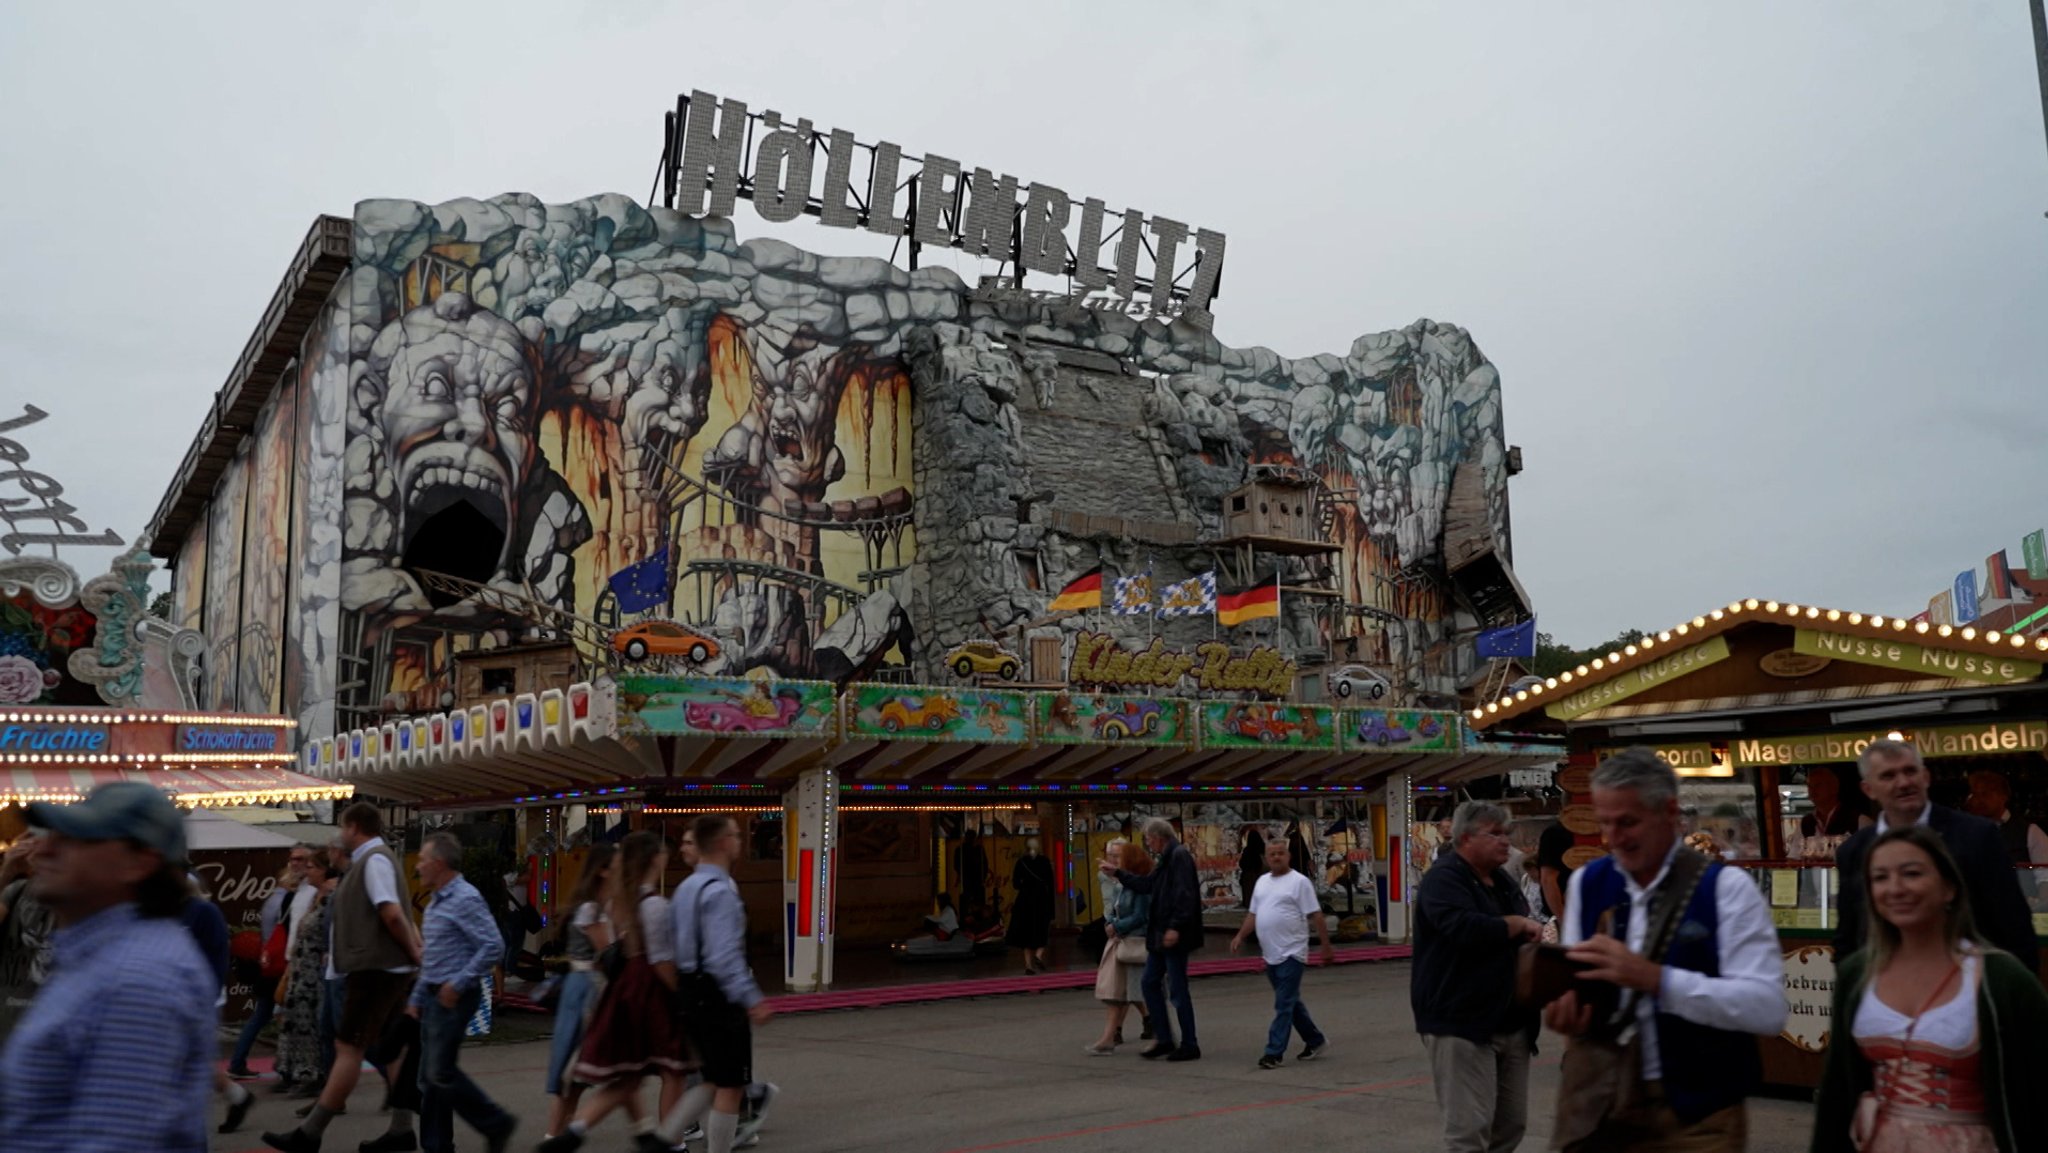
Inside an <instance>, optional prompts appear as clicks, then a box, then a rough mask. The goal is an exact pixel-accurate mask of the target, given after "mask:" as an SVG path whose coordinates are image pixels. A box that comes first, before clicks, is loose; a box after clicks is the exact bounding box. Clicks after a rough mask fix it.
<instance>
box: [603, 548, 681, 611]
mask: <svg viewBox="0 0 2048 1153" xmlns="http://www.w3.org/2000/svg"><path fill="white" fill-rule="evenodd" d="M605 584H606V586H607V587H609V588H610V589H611V590H612V596H614V597H616V598H618V602H619V611H620V612H622V613H644V612H646V611H647V610H648V609H651V608H656V607H658V606H660V605H661V604H662V603H663V602H665V601H667V600H668V549H667V548H665V547H664V548H658V549H655V550H654V555H653V556H650V557H648V558H647V559H645V560H640V561H635V562H633V563H632V564H629V565H627V566H626V567H625V568H622V569H620V570H619V571H617V572H615V573H613V574H612V575H611V579H610V580H608V581H606V582H605Z"/></svg>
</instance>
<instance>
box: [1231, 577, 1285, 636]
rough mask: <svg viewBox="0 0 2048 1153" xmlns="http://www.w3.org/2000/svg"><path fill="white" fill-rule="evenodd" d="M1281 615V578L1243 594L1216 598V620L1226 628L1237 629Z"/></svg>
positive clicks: (1265, 582)
mask: <svg viewBox="0 0 2048 1153" xmlns="http://www.w3.org/2000/svg"><path fill="white" fill-rule="evenodd" d="M1279 615H1280V578H1279V577H1278V576H1275V577H1274V578H1273V579H1272V580H1269V581H1262V582H1260V583H1259V584H1255V585H1253V586H1252V587H1250V588H1248V589H1245V590H1243V591H1241V592H1234V593H1224V594H1222V595H1221V596H1218V597H1217V598H1216V620H1217V623H1219V624H1221V625H1223V626H1224V627H1225V628H1236V627H1237V626H1238V625H1241V624H1244V623H1245V622H1246V621H1256V620H1267V619H1272V618H1277V617H1278V616H1279Z"/></svg>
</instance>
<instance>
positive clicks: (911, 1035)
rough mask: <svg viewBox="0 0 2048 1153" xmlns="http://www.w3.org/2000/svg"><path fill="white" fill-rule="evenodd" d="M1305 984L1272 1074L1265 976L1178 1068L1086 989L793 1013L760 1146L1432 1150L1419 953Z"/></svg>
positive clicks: (532, 1112) (1434, 1132) (1540, 1071)
mask: <svg viewBox="0 0 2048 1153" xmlns="http://www.w3.org/2000/svg"><path fill="white" fill-rule="evenodd" d="M1303 996H1304V999H1305V1000H1306V1002H1307V1004H1308V1006H1309V1008H1310V1010H1311V1012H1312V1013H1313V1014H1314V1016H1315V1019H1316V1022H1317V1024H1318V1025H1319V1026H1321V1028H1322V1029H1323V1031H1324V1032H1325V1033H1326V1034H1328V1036H1329V1038H1330V1044H1329V1048H1328V1050H1327V1052H1326V1054H1325V1055H1324V1056H1323V1057H1321V1058H1319V1059H1317V1060H1316V1061H1314V1062H1312V1063H1296V1062H1295V1061H1294V1060H1293V1059H1292V1052H1293V1051H1294V1050H1297V1049H1299V1047H1300V1042H1299V1040H1298V1039H1296V1040H1295V1041H1294V1042H1293V1044H1292V1046H1291V1047H1290V1056H1289V1059H1288V1061H1287V1063H1286V1064H1284V1065H1283V1066H1281V1067H1280V1068H1278V1069H1274V1070H1270V1071H1268V1070H1261V1069H1259V1068H1257V1065H1256V1062H1257V1060H1258V1058H1259V1055H1260V1053H1261V1052H1262V1051H1263V1049H1264V1039H1265V1029H1266V1025H1267V1022H1268V1021H1270V1019H1271V1015H1272V1000H1271V992H1270V990H1269V989H1268V987H1267V985H1266V982H1265V979H1264V978H1263V977H1262V976H1259V975H1256V974H1236V975H1227V976H1215V977H1207V978H1201V979H1198V980H1196V981H1195V982H1194V999H1195V1011H1196V1017H1197V1023H1198V1028H1199V1031H1200V1036H1201V1044H1202V1053H1203V1056H1202V1059H1201V1060H1200V1061H1195V1062H1189V1063H1185V1064H1177V1065H1169V1064H1166V1063H1164V1062H1150V1061H1143V1060H1140V1059H1139V1058H1138V1055H1137V1054H1138V1050H1139V1049H1140V1048H1141V1046H1140V1045H1139V1044H1137V1043H1135V1039H1136V1035H1137V1025H1136V1019H1135V1017H1133V1020H1132V1023H1131V1025H1130V1026H1129V1027H1128V1028H1127V1030H1126V1036H1128V1037H1130V1038H1131V1039H1132V1042H1133V1043H1130V1044H1126V1045H1125V1046H1124V1047H1123V1048H1121V1049H1119V1050H1118V1051H1117V1053H1116V1054H1115V1055H1114V1056H1111V1057H1091V1056H1088V1055H1086V1054H1084V1053H1083V1052H1082V1046H1084V1045H1085V1044H1087V1043H1089V1042H1090V1041H1092V1040H1094V1039H1095V1037H1096V1036H1097V1034H1098V1032H1099V1030H1100V1028H1101V1007H1100V1006H1099V1005H1098V1004H1097V1003H1096V1002H1095V1001H1094V1000H1093V999H1092V998H1091V997H1090V996H1089V994H1088V993H1086V992H1083V991H1059V992H1047V993H1036V994H1024V995H1016V996H1004V997H990V998H984V999H978V1000H955V1001H945V1002H935V1003H929V1004H917V1005H900V1006H892V1007H888V1008H882V1009H864V1010H853V1011H844V1012H831V1013H803V1014H791V1015H787V1016H781V1017H778V1018H776V1019H775V1020H773V1021H771V1022H770V1023H769V1024H768V1025H767V1026H766V1027H765V1028H763V1029H760V1030H758V1031H756V1033H755V1041H754V1053H755V1066H754V1067H755V1075H756V1076H757V1077H759V1078H762V1079H764V1080H769V1081H774V1082H776V1083H777V1084H778V1085H779V1086H780V1087H781V1089H782V1093H781V1095H780V1096H779V1098H778V1099H777V1101H776V1103H775V1105H774V1108H773V1110H772V1112H771V1113H770V1115H769V1117H768V1119H767V1124H766V1125H765V1127H764V1128H763V1131H762V1136H761V1143H760V1145H759V1146H758V1148H759V1149H762V1150H767V1151H777V1153H803V1151H812V1150H816V1151H838V1150H847V1151H855V1150H890V1151H932V1153H981V1151H985V1150H1027V1151H1030V1153H1057V1151H1068V1150H1074V1151H1082V1150H1086V1151H1088V1153H1100V1151H1101V1150H1103V1149H1105V1148H1126V1149H1128V1148H1136V1147H1141V1146H1142V1147H1148V1148H1169V1149H1195V1150H1206V1149H1215V1150H1232V1151H1237V1150H1244V1149H1252V1148H1259V1147H1261V1145H1266V1144H1267V1143H1270V1142H1273V1141H1276V1140H1277V1141H1284V1142H1286V1143H1287V1144H1288V1147H1293V1148H1307V1147H1316V1146H1319V1145H1326V1146H1329V1147H1340V1148H1369V1149H1372V1150H1374V1151H1375V1153H1406V1151H1411V1150H1412V1151H1416V1153H1421V1151H1423V1150H1434V1149H1437V1148H1439V1147H1440V1141H1439V1133H1438V1129H1437V1116H1436V1107H1435V1100H1434V1097H1433V1096H1432V1093H1431V1089H1430V1082H1429V1076H1428V1065H1427V1062H1426V1061H1425V1059H1424V1055H1423V1051H1422V1045H1421V1042H1420V1041H1419V1040H1418V1039H1417V1037H1416V1036H1415V1033H1414V1031H1413V1018H1412V1017H1411V1015H1410V1013H1409V1009H1408V965H1407V963H1406V962H1389V963H1382V964H1351V965H1343V966H1339V967H1337V968H1333V969H1321V968H1317V969H1312V970H1310V972H1309V974H1308V976H1307V979H1306V980H1305V981H1304V983H1303ZM512 1035H517V1036H520V1037H525V1038H531V1037H533V1030H531V1029H530V1028H521V1029H519V1030H517V1032H516V1034H514V1033H510V1032H508V1033H506V1034H503V1035H501V1037H500V1038H496V1039H494V1042H493V1043H471V1044H470V1045H468V1046H466V1047H465V1048H464V1050H463V1061H462V1063H463V1067H464V1068H465V1069H466V1070H468V1071H469V1072H470V1074H471V1075H472V1076H474V1077H475V1078H476V1079H477V1080H478V1082H479V1083H480V1084H481V1085H482V1086H483V1087H484V1089H485V1090H486V1091H487V1092H488V1093H490V1094H491V1095H492V1096H493V1097H495V1098H496V1099H497V1100H498V1101H499V1102H501V1103H502V1104H504V1105H505V1106H506V1107H507V1108H509V1109H511V1110H512V1111H513V1112H514V1113H515V1114H517V1115H518V1116H519V1117H520V1118H521V1119H522V1124H521V1129H520V1132H519V1135H518V1136H517V1137H516V1138H515V1140H514V1142H513V1147H514V1148H515V1149H521V1150H525V1149H531V1148H532V1147H533V1144H534V1143H535V1142H536V1141H538V1140H539V1138H540V1136H541V1126H542V1125H543V1124H544V1123H545V1121H546V1116H547V1098H546V1097H545V1096H543V1095H542V1093H541V1085H542V1081H543V1078H544V1077H545V1074H546V1066H547V1043H546V1041H545V1040H535V1039H525V1040H517V1041H508V1040H505V1039H504V1038H505V1037H509V1036H512ZM1540 1045H1541V1049H1542V1051H1541V1053H1540V1054H1539V1056H1538V1058H1537V1062H1536V1066H1535V1069H1534V1071H1533V1072H1532V1074H1531V1077H1530V1095H1531V1109H1530V1125H1529V1135H1528V1137H1527V1139H1526V1140H1525V1141H1524V1142H1523V1145H1522V1148H1523V1149H1525V1150H1532V1151H1533V1150H1539V1149H1545V1148H1548V1146H1549V1134H1550V1123H1551V1112H1552V1105H1553V1102H1554V1101H1555V1098H1556V1091H1557V1053H1558V1048H1559V1044H1558V1042H1557V1040H1556V1039H1555V1038H1550V1037H1546V1038H1545V1039H1544V1041H1543V1042H1541V1043H1540ZM251 1087H252V1088H254V1089H255V1090H256V1091H257V1094H258V1101H257V1104H256V1107H255V1110H254V1111H253V1112H252V1114H251V1115H250V1118H249V1121H248V1122H247V1124H245V1125H244V1126H243V1128H242V1131H241V1132H240V1133H237V1134H232V1135H224V1136H217V1137H215V1138H214V1140H213V1149H214V1150H216V1151H217V1153H241V1151H244V1150H249V1151H252V1153H253V1151H255V1150H260V1149H263V1148H265V1146H264V1145H263V1144H262V1141H261V1139H260V1138H259V1136H258V1134H259V1133H260V1132H262V1131H263V1130H265V1129H272V1128H281V1127H285V1126H287V1125H288V1124H290V1123H293V1118H292V1116H291V1113H292V1110H293V1109H294V1108H296V1107H297V1106H298V1105H300V1104H302V1102H298V1101H292V1100H288V1099H286V1098H283V1097H278V1096H275V1095H272V1094H270V1093H268V1092H266V1091H265V1090H266V1088H267V1086H266V1085H265V1084H264V1083H261V1082H256V1083H252V1084H251ZM381 1089H382V1085H381V1082H379V1081H378V1079H377V1077H376V1075H375V1074H373V1073H372V1074H366V1075H365V1076H364V1078H363V1084H362V1085H361V1086H360V1087H359V1088H358V1089H357V1090H356V1094H355V1097H354V1098H353V1099H352V1100H351V1101H350V1104H349V1112H348V1113H347V1114H346V1115H344V1116H342V1117H339V1118H337V1119H336V1120H335V1121H334V1123H333V1125H332V1127H331V1128H330V1129H329V1130H328V1135H327V1141H326V1144H325V1148H326V1149H327V1150H329V1151H330V1153H332V1151H342V1153H354V1150H355V1148H356V1144H357V1143H358V1142H359V1141H361V1140H363V1139H364V1138H366V1137H370V1136H373V1135H375V1134H377V1133H381V1132H382V1131H383V1129H384V1125H385V1121H386V1118H385V1116H384V1115H383V1114H381V1113H380V1112H379V1111H378V1108H377V1105H378V1100H379V1098H380V1096H381ZM652 1095H653V1086H652V1084H651V1083H650V1085H649V1086H648V1089H647V1096H648V1097H649V1099H650V1100H651V1099H652ZM1749 1108H1750V1141H1749V1148H1750V1149H1751V1150H1755V1151H1758V1153H1790V1151H1793V1150H1803V1149H1805V1148H1807V1145H1808V1141H1809V1138H1810V1130H1811V1127H1812V1117H1813V1109H1812V1106H1811V1105H1809V1104H1805V1103H1802V1102H1794V1101H1786V1100H1769V1099H1758V1100H1753V1101H1751V1102H1750V1105H1749ZM216 1110H218V1106H216ZM457 1128H458V1134H457V1143H458V1147H460V1148H463V1149H468V1150H480V1149H482V1148H483V1142H482V1139H481V1138H479V1137H478V1136H477V1135H476V1134H475V1133H474V1132H472V1131H470V1130H468V1129H467V1128H465V1127H463V1126H462V1125H461V1123H460V1122H457ZM629 1141H630V1134H629V1132H628V1129H627V1127H626V1126H625V1124H624V1119H623V1118H622V1117H619V1118H614V1119H612V1120H609V1121H607V1122H605V1123H604V1124H603V1125H602V1126H600V1127H599V1128H598V1129H597V1130H596V1131H595V1132H594V1133H593V1134H592V1139H591V1141H590V1142H589V1144H587V1145H586V1146H585V1148H586V1149H593V1150H621V1149H626V1148H628V1146H629ZM1267 1147H1270V1145H1267ZM696 1148H698V1149H699V1150H701V1148H702V1147H701V1145H699V1146H697V1147H696Z"/></svg>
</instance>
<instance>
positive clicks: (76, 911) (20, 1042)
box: [0, 781, 220, 1153]
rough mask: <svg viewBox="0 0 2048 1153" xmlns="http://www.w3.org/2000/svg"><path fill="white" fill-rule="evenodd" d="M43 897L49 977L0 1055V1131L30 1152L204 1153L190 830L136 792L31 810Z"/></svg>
mask: <svg viewBox="0 0 2048 1153" xmlns="http://www.w3.org/2000/svg"><path fill="white" fill-rule="evenodd" d="M28 823H29V825H30V826H31V827H32V828H36V829H40V830H42V833H41V835H40V836H39V837H38V838H37V844H36V849H35V858H36V862H35V882H34V888H33V892H34V895H35V897H36V898H37V899H38V900H40V901H41V902H42V903H43V904H44V905H46V906H47V907H48V908H49V910H50V913H51V917H52V919H53V921H54V923H55V924H56V926H57V928H56V933H55V940H54V942H53V948H54V951H55V963H54V965H53V967H52V969H51V972H50V977H49V980H48V981H47V982H46V983H45V984H44V985H43V988H42V992H41V993H39V994H38V995H37V997H36V999H35V1002H34V1003H33V1004H32V1005H30V1006H29V1010H28V1012H27V1013H25V1014H23V1016H22V1018H21V1021H20V1022H19V1023H18V1024H17V1025H16V1026H15V1030H14V1034H13V1036H12V1037H10V1038H9V1039H8V1041H7V1047H6V1048H5V1049H4V1050H0V1133H5V1134H7V1149H8V1150H9V1153H14V1151H15V1150H17V1149H18V1150H22V1151H23V1153H29V1151H35V1150H44V1149H50V1150H58V1149H62V1150H67V1151H69V1153H78V1151H81V1150H88V1151H90V1150H127V1149H153V1150H155V1149H161V1150H175V1151H178V1153H187V1151H189V1153H204V1150H205V1149H206V1148H207V1134H206V1116H207V1106H208V1102H209V1097H210V1095H211V1092H212V1088H213V1058H214V1050H215V1049H216V1047H217V1046H216V1043H215V1037H214V1032H215V1025H216V1022H217V1020H218V1016H217V1010H216V1009H215V1006H214V1001H215V997H216V995H217V994H218V993H219V991H220V990H219V983H218V982H217V981H216V979H215V977H214V973H213V969H212V967H211V966H210V965H209V964H208V962H207V960H206V958H205V957H203V956H201V955H200V951H199V946H198V945H197V944H195V943H194V942H193V939H192V935H191V933H189V932H187V931H186V929H185V926H184V923H183V921H182V920H181V914H182V913H183V911H184V907H185V902H186V901H187V900H188V899H189V895H190V892H191V890H190V888H189V885H188V883H187V881H186V878H185V824H184V820H183V818H182V817H180V815H179V813H178V810H177V808H176V806H174V805H172V804H171V802H170V800H169V799H168V798H166V797H165V796H164V795H163V794H162V793H161V792H158V791H157V790H156V789H154V788H152V787H150V786H148V785H146V784H143V783H141V782H139V781H120V782H116V783H114V784H109V785H101V786H100V787H99V788H97V789H94V790H93V791H92V794H91V795H90V796H88V797H86V798H85V800H83V801H80V802H79V803H77V804H75V805H51V804H41V803H38V804H33V805H30V806H29V807H28Z"/></svg>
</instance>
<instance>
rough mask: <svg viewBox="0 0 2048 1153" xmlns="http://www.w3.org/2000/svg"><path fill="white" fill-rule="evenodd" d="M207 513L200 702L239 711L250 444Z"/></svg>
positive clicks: (239, 455)
mask: <svg viewBox="0 0 2048 1153" xmlns="http://www.w3.org/2000/svg"><path fill="white" fill-rule="evenodd" d="M213 493H214V495H213V508H212V510H211V511H210V512H209V513H208V514H207V521H206V524H207V537H206V627H205V629H204V630H203V631H204V632H205V633H206V640H207V643H208V645H209V646H210V647H209V648H208V650H207V654H206V686H205V689H204V690H203V692H202V694H201V700H202V703H203V704H204V705H205V707H206V708H207V709H209V710H212V711H215V712H232V711H234V710H235V709H237V708H239V707H240V705H239V704H238V703H237V699H236V698H237V695H238V694H237V690H239V689H240V687H241V679H240V676H239V671H238V670H239V669H240V666H241V661H240V659H239V658H240V649H239V647H238V642H239V641H240V640H241V635H242V531H243V528H244V525H245V523H246V520H247V517H246V512H247V505H248V496H249V442H248V441H246V440H245V441H243V442H242V444H241V447H240V448H239V449H238V450H237V451H236V453H235V459H234V460H233V461H231V462H230V463H229V464H228V466H227V468H226V469H224V470H222V472H221V478H220V483H219V484H218V485H217V486H216V487H215V488H214V490H213Z"/></svg>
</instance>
